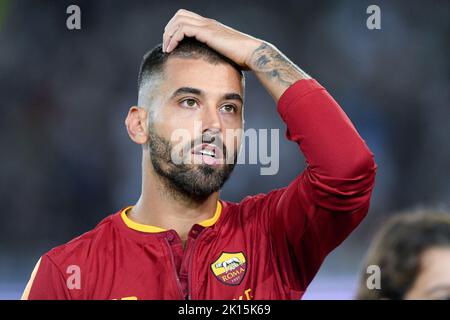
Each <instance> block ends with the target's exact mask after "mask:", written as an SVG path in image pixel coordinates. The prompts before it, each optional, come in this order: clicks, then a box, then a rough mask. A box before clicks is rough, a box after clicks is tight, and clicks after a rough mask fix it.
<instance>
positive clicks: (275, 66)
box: [250, 42, 311, 87]
mask: <svg viewBox="0 0 450 320" xmlns="http://www.w3.org/2000/svg"><path fill="white" fill-rule="evenodd" d="M250 63H251V69H252V70H253V71H254V72H260V73H262V74H264V75H265V77H267V79H268V80H270V81H278V82H279V83H280V84H282V85H283V86H286V87H289V86H290V85H292V84H293V83H294V82H296V81H297V80H300V79H310V78H311V77H310V76H309V75H308V74H306V73H305V72H304V71H303V70H301V69H300V68H299V67H297V66H296V65H295V64H294V63H292V62H291V61H290V60H289V59H288V58H287V57H286V56H284V55H283V54H282V53H281V52H280V51H279V50H277V49H276V48H275V47H273V46H272V45H270V44H267V43H265V42H264V43H262V44H261V45H260V46H259V47H258V48H257V49H256V50H255V51H254V52H253V54H252V56H251V58H250Z"/></svg>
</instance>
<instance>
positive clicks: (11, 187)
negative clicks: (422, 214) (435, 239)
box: [0, 0, 450, 299]
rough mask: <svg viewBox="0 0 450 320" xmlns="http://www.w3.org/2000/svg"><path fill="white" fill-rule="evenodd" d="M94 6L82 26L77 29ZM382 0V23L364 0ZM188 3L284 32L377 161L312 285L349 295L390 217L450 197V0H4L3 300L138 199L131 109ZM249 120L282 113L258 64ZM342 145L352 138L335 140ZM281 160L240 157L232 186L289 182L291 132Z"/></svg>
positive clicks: (0, 124) (286, 45) (233, 192)
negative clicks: (269, 170)
mask: <svg viewBox="0 0 450 320" xmlns="http://www.w3.org/2000/svg"><path fill="white" fill-rule="evenodd" d="M70 4H78V5H79V6H80V7H81V15H82V16H81V20H82V29H81V30H80V31H69V30H68V29H67V28H66V19H67V17H68V15H67V14H66V8H67V6H68V5H70ZM371 4H377V5H379V6H380V7H381V27H382V29H381V30H372V31H371V30H368V29H367V28H366V19H367V17H368V15H367V14H366V8H367V7H368V6H369V5H371ZM179 8H185V9H189V10H192V11H195V12H198V13H199V14H202V15H204V16H208V17H211V18H214V19H216V20H219V21H221V22H223V23H224V24H226V25H230V26H231V27H233V28H236V29H238V30H240V31H243V32H246V33H249V34H251V35H254V36H256V37H259V38H262V39H264V40H267V41H269V42H271V43H273V44H274V45H276V46H277V47H278V48H279V49H280V50H281V51H283V52H284V53H285V54H286V55H287V56H288V57H289V58H290V59H291V60H293V61H294V62H295V63H296V64H298V65H299V66H300V67H301V68H303V69H304V70H305V71H306V72H308V73H309V74H311V75H312V76H313V77H315V78H316V79H318V81H319V82H320V83H322V84H323V85H324V86H325V87H326V88H327V89H328V90H329V91H330V92H331V94H332V95H333V96H334V97H335V98H336V100H337V101H338V102H339V103H340V104H341V105H342V107H343V108H344V110H345V111H346V112H347V114H348V115H349V116H350V118H351V119H352V121H353V123H354V124H355V125H356V127H357V129H358V130H359V132H360V134H361V135H362V137H363V138H364V139H365V140H366V142H367V143H368V145H369V147H370V148H371V149H372V151H373V152H374V153H375V157H376V161H377V164H378V166H379V169H378V175H377V183H376V188H375V192H374V195H373V199H372V205H371V209H370V212H369V216H368V217H367V219H366V220H365V221H364V222H363V223H362V225H361V226H360V227H359V228H358V229H357V230H356V231H355V232H354V233H353V234H352V235H351V237H350V238H349V239H347V240H346V241H345V243H344V244H343V245H341V246H340V247H339V248H338V249H337V250H335V251H334V252H333V253H332V254H331V255H330V256H329V257H328V258H327V260H326V262H325V264H324V265H323V267H322V269H321V270H320V272H319V274H318V276H317V277H316V279H315V280H314V281H313V283H312V284H311V287H310V290H309V292H307V294H306V295H305V298H306V299H316V298H325V299H351V298H352V296H353V294H354V292H355V288H356V282H357V277H358V273H359V268H360V265H361V262H362V259H363V257H364V254H365V252H366V251H367V248H368V245H369V243H370V240H371V237H372V235H373V234H374V232H375V231H376V230H377V228H378V227H379V226H380V224H382V223H383V221H385V220H386V218H387V217H388V216H389V215H390V214H392V213H393V212H396V211H398V210H403V209H407V208H414V207H417V206H433V207H438V208H444V209H445V208H448V207H449V204H450V105H449V101H450V99H449V98H450V97H449V95H450V93H449V88H450V59H449V57H450V42H449V39H450V15H449V9H450V2H449V1H444V0H442V1H438V0H432V1H365V0H362V1H354V0H347V1H314V0H305V1H298V0H287V1H273V0H269V1H264V2H263V1H260V2H256V1H234V0H229V1H228V0H227V1H220V2H219V1H106V0H97V1H88V0H87V1H63V0H59V1H56V0H54V1H31V0H29V1H19V0H17V1H13V0H0V96H1V99H0V161H1V165H0V204H1V206H2V208H3V209H2V214H1V215H0V299H17V298H19V297H20V295H21V292H22V290H23V288H24V287H25V285H26V282H27V280H28V278H29V275H30V273H31V271H32V269H33V266H34V264H35V262H36V261H37V260H38V258H39V256H40V255H42V254H43V253H44V252H46V251H48V250H49V249H51V248H52V247H54V246H56V245H59V244H62V243H64V242H67V241H68V240H70V239H72V238H74V237H75V236H77V235H79V234H81V233H83V232H85V231H87V230H90V229H92V228H93V227H94V226H95V225H96V224H97V223H98V222H99V221H100V220H101V219H102V218H103V217H105V216H106V215H108V214H110V213H114V212H116V211H118V210H119V209H121V208H123V207H125V206H127V205H128V204H131V203H133V202H134V201H136V200H137V197H138V195H139V191H140V156H141V150H140V148H139V147H137V146H136V145H134V144H133V143H132V142H131V141H130V140H129V138H128V136H127V133H126V130H125V127H124V122H123V121H124V118H125V115H126V113H127V111H128V108H129V106H130V105H132V104H134V103H136V95H137V93H136V82H137V72H138V67H139V64H140V61H141V57H142V56H143V54H144V53H145V52H146V51H147V50H148V49H149V48H151V47H153V46H154V45H156V44H157V43H159V42H161V37H162V30H163V28H164V26H165V24H166V22H167V21H168V20H169V19H170V18H171V16H172V15H173V14H174V13H175V11H176V10H177V9H179ZM246 99H247V100H246V126H247V128H257V129H258V128H266V129H267V128H279V129H281V130H282V131H280V133H281V132H282V133H283V134H282V136H283V137H284V125H283V123H282V122H281V120H280V119H279V117H278V115H277V113H276V110H275V105H274V103H273V100H272V99H271V98H270V96H269V95H268V94H267V93H266V92H265V90H264V88H263V87H262V86H261V85H260V84H259V83H258V81H257V80H256V78H255V77H253V76H252V75H251V74H249V75H248V77H247V95H246ZM336 148H339V146H336ZM280 153H281V163H280V171H279V173H278V175H276V176H261V175H259V166H258V165H239V166H237V168H236V170H235V172H234V173H233V176H232V178H231V179H230V181H229V182H228V183H227V184H226V186H225V188H224V190H223V192H222V196H221V198H222V199H226V200H232V201H239V200H240V199H242V198H243V197H244V196H246V195H248V194H256V193H259V192H267V191H269V190H271V189H273V188H277V187H281V186H284V185H286V184H287V183H288V182H289V181H290V180H291V179H293V178H294V177H295V176H296V175H297V174H299V172H300V171H301V170H302V169H303V167H304V165H303V158H302V157H301V155H300V154H299V153H298V151H297V147H296V146H295V145H294V144H293V143H290V142H287V141H285V140H284V139H282V141H281V144H280Z"/></svg>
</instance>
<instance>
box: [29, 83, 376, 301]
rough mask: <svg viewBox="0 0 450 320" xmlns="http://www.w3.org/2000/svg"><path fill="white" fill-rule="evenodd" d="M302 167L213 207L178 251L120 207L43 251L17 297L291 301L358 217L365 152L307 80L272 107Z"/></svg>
mask: <svg viewBox="0 0 450 320" xmlns="http://www.w3.org/2000/svg"><path fill="white" fill-rule="evenodd" d="M278 111H279V113H280V115H281V117H282V119H283V120H284V122H285V123H286V125H287V137H288V139H290V140H292V141H295V142H296V143H298V144H299V146H300V148H301V150H302V152H303V153H304V155H305V158H306V161H307V164H308V166H307V168H306V169H305V170H304V172H303V173H301V174H300V175H299V176H298V177H297V178H296V179H294V180H293V181H292V182H291V183H290V184H289V186H287V187H285V188H282V189H278V190H274V191H271V192H269V193H268V194H260V195H256V196H248V197H246V198H245V199H243V200H242V201H241V202H240V203H231V202H227V201H222V200H221V201H219V202H218V204H217V209H216V212H215V214H214V215H213V217H212V218H211V219H209V220H206V221H204V222H202V223H199V224H195V225H194V226H193V227H192V228H191V230H190V233H189V237H188V240H187V243H186V248H185V249H183V246H182V242H181V239H180V238H179V236H178V234H177V233H176V232H175V231H174V230H164V229H161V228H158V227H155V226H148V225H141V224H138V223H135V222H133V221H131V220H130V219H129V218H128V217H127V210H128V208H126V209H123V210H121V211H119V212H118V213H116V214H113V215H111V216H109V217H107V218H106V219H104V220H103V221H102V222H101V223H100V224H99V225H98V226H97V227H96V228H95V229H94V230H92V231H90V232H87V233H85V234H83V235H82V236H80V237H78V238H76V239H74V240H72V241H70V242H69V243H67V244H65V245H62V246H59V247H57V248H54V249H52V250H51V251H49V252H48V253H46V254H44V255H43V256H42V257H41V259H40V261H39V262H38V264H37V265H36V267H35V270H34V271H33V274H32V277H31V279H30V281H29V283H28V285H27V288H26V290H25V292H24V295H23V298H25V299H27V298H28V299H243V300H246V299H299V298H301V297H302V295H303V293H304V291H305V290H306V288H307V286H308V284H309V283H310V282H311V280H312V279H313V277H314V275H315V274H316V273H317V271H318V269H319V267H320V265H321V263H322V262H323V260H324V258H325V257H326V255H327V254H328V253H329V252H330V251H331V250H333V249H334V248H335V247H336V246H338V245H339V244H340V243H341V242H342V241H343V240H344V239H345V238H346V237H347V236H348V235H349V234H350V232H351V231H352V230H353V229H354V228H355V227H356V226H357V225H358V224H359V223H360V221H361V220H362V219H363V217H364V216H365V215H366V213H367V211H368V208H369V202H370V196H371V192H372V189H373V186H374V179H375V171H376V165H375V163H374V159H373V154H372V153H371V152H370V150H369V149H368V147H367V146H366V144H365V143H364V141H363V140H362V139H361V137H360V136H359V135H358V133H357V132H356V130H355V128H354V126H353V125H352V124H351V122H350V120H349V119H348V117H347V116H346V115H345V113H344V112H343V110H342V109H341V108H340V107H339V105H338V104H337V103H336V102H335V101H334V100H333V98H332V97H331V96H330V95H329V94H328V93H327V91H326V90H325V89H324V88H323V87H322V86H321V85H320V84H318V83H317V82H316V81H315V80H300V81H297V82H296V83H295V84H293V85H292V86H291V87H289V88H288V89H287V90H286V91H285V92H284V94H283V95H282V96H281V98H280V100H279V102H278Z"/></svg>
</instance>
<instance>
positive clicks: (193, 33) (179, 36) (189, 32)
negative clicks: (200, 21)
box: [166, 25, 206, 53]
mask: <svg viewBox="0 0 450 320" xmlns="http://www.w3.org/2000/svg"><path fill="white" fill-rule="evenodd" d="M184 37H195V38H196V39H197V40H198V41H200V42H205V40H206V29H204V28H201V27H198V26H193V25H181V26H180V27H179V28H178V30H177V31H176V32H175V33H174V35H173V36H172V38H170V41H169V43H168V45H167V48H166V52H167V53H169V52H171V51H172V50H173V49H175V48H176V46H177V45H178V43H179V42H180V41H181V40H183V38H184Z"/></svg>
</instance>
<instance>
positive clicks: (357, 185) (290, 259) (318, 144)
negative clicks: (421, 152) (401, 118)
mask: <svg viewBox="0 0 450 320" xmlns="http://www.w3.org/2000/svg"><path fill="white" fill-rule="evenodd" d="M277 109H278V112H279V113H280V115H281V117H282V119H283V121H284V122H285V123H286V125H287V131H286V136H287V138H288V139H289V140H291V141H294V142H295V143H297V144H298V145H299V147H300V149H301V151H302V152H303V154H304V156H305V159H306V162H307V167H306V169H305V170H304V172H302V173H301V174H300V175H299V176H298V177H297V178H296V179H294V181H292V182H291V183H290V184H289V186H287V187H286V188H283V189H279V190H276V191H273V192H271V193H269V194H267V195H266V196H265V197H263V198H261V199H260V201H261V202H262V205H261V207H262V208H264V210H265V211H266V214H265V215H264V219H265V222H266V223H267V230H268V232H269V233H270V237H271V241H272V248H273V251H274V257H275V260H276V263H277V264H278V268H279V269H280V270H283V277H284V280H285V282H286V284H287V285H288V286H290V287H291V288H292V289H293V290H298V291H304V290H305V289H306V287H307V286H308V284H309V283H310V282H311V280H312V278H313V277H314V276H315V274H316V273H317V271H318V270H319V267H320V265H321V263H322V262H323V260H324V258H325V257H326V255H327V254H328V253H329V252H330V251H332V250H333V249H334V248H336V247H337V246H338V245H339V244H340V243H341V242H342V241H343V240H344V239H345V238H346V237H347V236H348V235H349V234H350V233H351V231H352V230H353V229H354V228H355V227H356V226H357V225H358V224H359V223H360V221H361V220H362V219H363V218H364V216H365V215H366V214H367V212H368V209H369V202H370V196H371V192H372V189H373V186H374V180H375V172H376V165H375V162H374V159H373V154H372V153H371V152H370V150H369V149H368V147H367V145H366V144H365V142H364V140H363V139H362V138H361V137H360V136H359V134H358V133H357V131H356V129H355V127H354V126H353V124H352V123H351V122H350V119H349V118H348V117H347V116H346V114H345V113H344V111H343V110H342V109H341V108H340V106H339V105H338V104H337V103H336V101H335V100H334V99H333V98H332V97H331V96H330V95H329V93H328V92H327V91H326V90H325V89H324V88H323V87H322V86H321V85H320V84H319V83H318V82H317V81H315V80H313V79H311V80H300V81H297V82H296V83H294V84H293V85H291V87H289V88H288V89H287V90H286V91H285V92H284V93H283V95H282V96H281V98H280V100H279V101H278V106H277Z"/></svg>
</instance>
